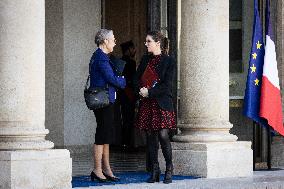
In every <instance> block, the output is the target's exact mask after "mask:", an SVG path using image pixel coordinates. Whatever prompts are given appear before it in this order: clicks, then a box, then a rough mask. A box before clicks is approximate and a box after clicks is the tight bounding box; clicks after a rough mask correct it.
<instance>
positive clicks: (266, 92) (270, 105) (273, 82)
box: [259, 0, 284, 136]
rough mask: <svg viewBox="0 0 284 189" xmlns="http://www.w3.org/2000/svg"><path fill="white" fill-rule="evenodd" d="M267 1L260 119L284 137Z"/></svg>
mask: <svg viewBox="0 0 284 189" xmlns="http://www.w3.org/2000/svg"><path fill="white" fill-rule="evenodd" d="M269 9H270V7H269V0H267V4H266V23H268V25H267V29H266V46H265V56H264V65H263V74H262V85H261V95H260V112H259V115H260V117H263V118H265V119H266V120H267V122H268V124H269V125H270V126H271V127H272V128H273V129H274V130H275V131H277V132H278V133H280V134H281V135H283V136H284V127H283V114H282V102H281V92H280V86H279V78H278V69H277V61H276V52H275V43H274V36H273V34H272V33H273V32H272V25H271V22H270V10H269Z"/></svg>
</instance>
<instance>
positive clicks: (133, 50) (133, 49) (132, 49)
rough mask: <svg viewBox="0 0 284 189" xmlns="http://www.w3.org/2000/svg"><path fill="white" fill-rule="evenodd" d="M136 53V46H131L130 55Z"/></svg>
mask: <svg viewBox="0 0 284 189" xmlns="http://www.w3.org/2000/svg"><path fill="white" fill-rule="evenodd" d="M135 54H136V49H135V47H130V48H129V55H130V57H134V56H135Z"/></svg>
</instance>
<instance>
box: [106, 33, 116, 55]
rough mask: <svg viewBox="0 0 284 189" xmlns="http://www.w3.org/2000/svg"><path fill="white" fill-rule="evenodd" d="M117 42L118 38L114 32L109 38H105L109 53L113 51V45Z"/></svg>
mask: <svg viewBox="0 0 284 189" xmlns="http://www.w3.org/2000/svg"><path fill="white" fill-rule="evenodd" d="M115 43H116V40H115V38H114V35H113V34H112V35H111V36H110V37H109V38H108V39H105V45H106V49H107V50H108V52H109V53H111V52H112V51H113V47H114V46H115V45H116V44H115Z"/></svg>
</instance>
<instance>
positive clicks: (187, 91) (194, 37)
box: [173, 0, 253, 178]
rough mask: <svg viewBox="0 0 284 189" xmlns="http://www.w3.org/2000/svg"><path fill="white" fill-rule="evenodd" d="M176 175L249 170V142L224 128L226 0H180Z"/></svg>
mask: <svg viewBox="0 0 284 189" xmlns="http://www.w3.org/2000/svg"><path fill="white" fill-rule="evenodd" d="M181 3H182V5H181V39H180V41H181V46H180V51H181V54H180V57H181V63H180V70H181V73H180V76H181V82H180V84H181V87H180V88H181V96H180V107H179V113H180V115H179V118H180V119H179V120H178V127H179V129H180V131H181V133H179V134H178V135H176V136H175V137H174V141H175V143H173V161H174V167H175V173H176V174H187V175H194V176H201V177H208V178H218V177H219V178H220V177H242V176H249V175H251V174H252V167H253V164H252V163H253V162H252V150H251V142H236V140H237V137H236V136H235V135H232V134H230V133H229V130H230V128H231V127H232V124H231V123H230V122H229V1H228V0H210V1H205V0H198V1H196V0H188V1H181Z"/></svg>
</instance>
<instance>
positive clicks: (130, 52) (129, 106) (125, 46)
mask: <svg viewBox="0 0 284 189" xmlns="http://www.w3.org/2000/svg"><path fill="white" fill-rule="evenodd" d="M120 47H121V51H122V57H121V59H122V60H124V61H125V62H126V64H125V67H124V70H123V75H124V77H125V79H126V87H125V89H124V90H122V91H121V95H120V97H121V98H120V99H121V101H120V102H121V113H122V145H123V148H124V149H125V150H130V149H131V147H133V146H132V145H131V133H133V129H134V115H135V95H134V86H133V78H134V75H135V74H136V61H135V54H136V49H135V46H134V43H133V42H132V41H131V40H130V41H126V42H124V43H122V44H120Z"/></svg>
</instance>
